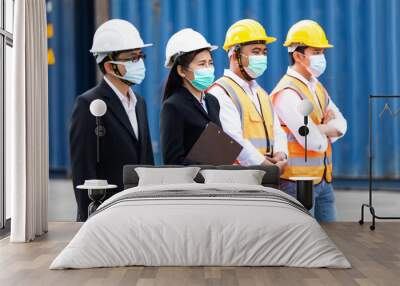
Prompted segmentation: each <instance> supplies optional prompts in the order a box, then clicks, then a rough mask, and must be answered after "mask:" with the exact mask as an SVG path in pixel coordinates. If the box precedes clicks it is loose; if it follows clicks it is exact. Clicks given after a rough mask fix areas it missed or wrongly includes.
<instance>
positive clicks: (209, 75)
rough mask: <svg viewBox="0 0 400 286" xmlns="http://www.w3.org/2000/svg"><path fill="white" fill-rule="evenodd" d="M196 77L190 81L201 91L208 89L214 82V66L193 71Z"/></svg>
mask: <svg viewBox="0 0 400 286" xmlns="http://www.w3.org/2000/svg"><path fill="white" fill-rule="evenodd" d="M193 74H194V79H193V80H191V81H190V83H191V84H192V85H193V86H194V87H195V88H196V89H197V90H200V91H203V90H206V89H207V88H209V87H210V86H211V85H212V83H213V82H214V79H215V75H214V68H213V67H211V68H201V69H195V70H194V71H193Z"/></svg>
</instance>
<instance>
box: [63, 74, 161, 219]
mask: <svg viewBox="0 0 400 286" xmlns="http://www.w3.org/2000/svg"><path fill="white" fill-rule="evenodd" d="M136 97H137V104H136V116H137V120H138V127H139V141H138V140H137V138H136V136H135V134H134V132H133V128H132V125H131V123H130V121H129V118H128V115H127V113H126V111H125V109H124V107H123V105H122V103H121V101H120V99H119V98H118V96H117V95H116V94H115V93H114V91H113V90H112V89H111V87H110V86H109V85H108V84H107V82H105V81H104V80H102V81H101V82H100V84H99V85H97V86H96V87H94V88H93V89H91V90H89V91H87V92H85V93H84V94H82V95H80V96H78V97H77V99H76V102H75V107H74V110H73V113H72V118H71V125H70V134H69V135H70V155H71V164H72V179H73V185H74V190H75V197H76V201H77V204H78V218H77V220H78V221H84V220H86V218H87V209H88V205H89V202H90V200H89V198H88V195H87V191H82V190H77V189H76V186H77V185H81V184H83V183H84V181H85V180H88V179H106V180H108V183H109V184H115V185H117V186H118V188H117V189H116V190H112V192H110V193H108V196H107V197H110V196H111V195H113V194H115V193H116V192H119V191H121V190H123V183H122V169H123V166H124V165H126V164H150V165H153V164H154V158H153V150H152V146H151V139H150V133H149V127H148V121H147V111H146V103H145V101H144V99H143V98H142V97H141V96H139V95H138V94H136ZM95 99H102V100H104V102H105V103H106V105H107V112H106V114H105V115H104V116H103V117H101V124H102V125H103V126H104V127H105V129H106V134H105V136H103V137H100V163H99V164H97V157H96V150H97V149H96V134H95V128H96V119H95V117H94V116H93V115H92V114H91V113H90V110H89V105H90V103H91V102H92V101H93V100H95Z"/></svg>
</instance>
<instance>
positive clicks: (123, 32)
mask: <svg viewBox="0 0 400 286" xmlns="http://www.w3.org/2000/svg"><path fill="white" fill-rule="evenodd" d="M152 45H153V44H145V43H144V42H143V40H142V38H141V37H140V34H139V32H138V30H137V29H136V28H135V26H133V25H132V24H131V23H130V22H128V21H125V20H120V19H112V20H109V21H107V22H105V23H103V24H102V25H101V26H100V27H99V28H98V29H97V30H96V33H95V34H94V37H93V45H92V48H91V49H90V52H91V53H93V55H94V56H96V61H97V62H98V63H99V62H101V61H102V60H103V58H104V57H105V56H106V55H107V53H109V52H117V51H125V50H133V49H139V48H145V47H149V46H152Z"/></svg>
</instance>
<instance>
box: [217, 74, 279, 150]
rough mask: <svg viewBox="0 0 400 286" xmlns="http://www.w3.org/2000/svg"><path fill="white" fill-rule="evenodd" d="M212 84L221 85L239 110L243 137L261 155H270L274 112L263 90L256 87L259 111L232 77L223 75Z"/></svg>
mask: <svg viewBox="0 0 400 286" xmlns="http://www.w3.org/2000/svg"><path fill="white" fill-rule="evenodd" d="M213 86H219V87H221V88H222V89H223V90H224V91H225V92H226V94H227V95H228V96H229V97H230V98H231V100H232V101H233V103H234V104H235V106H236V108H237V110H238V111H239V114H240V118H241V123H242V130H243V138H245V139H247V140H249V141H250V142H251V143H252V144H253V146H254V147H256V148H257V150H258V151H260V153H261V154H262V155H264V156H265V155H272V154H273V150H274V113H273V108H272V103H271V100H270V98H269V96H268V94H267V92H266V91H265V90H263V89H262V88H261V87H257V97H258V102H259V103H260V109H261V112H258V110H257V108H256V106H255V104H254V102H253V101H252V100H251V99H250V97H249V95H248V94H247V93H246V92H245V90H244V89H243V88H242V87H241V86H240V85H239V84H238V83H236V82H235V81H234V80H233V79H231V78H230V77H227V76H223V77H221V78H220V79H218V80H217V81H216V82H215V83H214V85H213Z"/></svg>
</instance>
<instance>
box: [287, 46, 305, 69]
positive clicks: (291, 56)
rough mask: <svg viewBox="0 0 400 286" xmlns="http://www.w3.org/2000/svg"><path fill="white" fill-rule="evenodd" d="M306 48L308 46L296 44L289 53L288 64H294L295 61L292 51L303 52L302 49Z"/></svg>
mask: <svg viewBox="0 0 400 286" xmlns="http://www.w3.org/2000/svg"><path fill="white" fill-rule="evenodd" d="M307 48H308V47H307V46H298V47H297V48H296V49H295V50H294V51H293V52H291V53H289V61H290V65H291V66H292V65H294V64H295V63H296V62H295V60H294V58H293V53H294V52H299V53H302V54H304V51H305V49H307Z"/></svg>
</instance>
